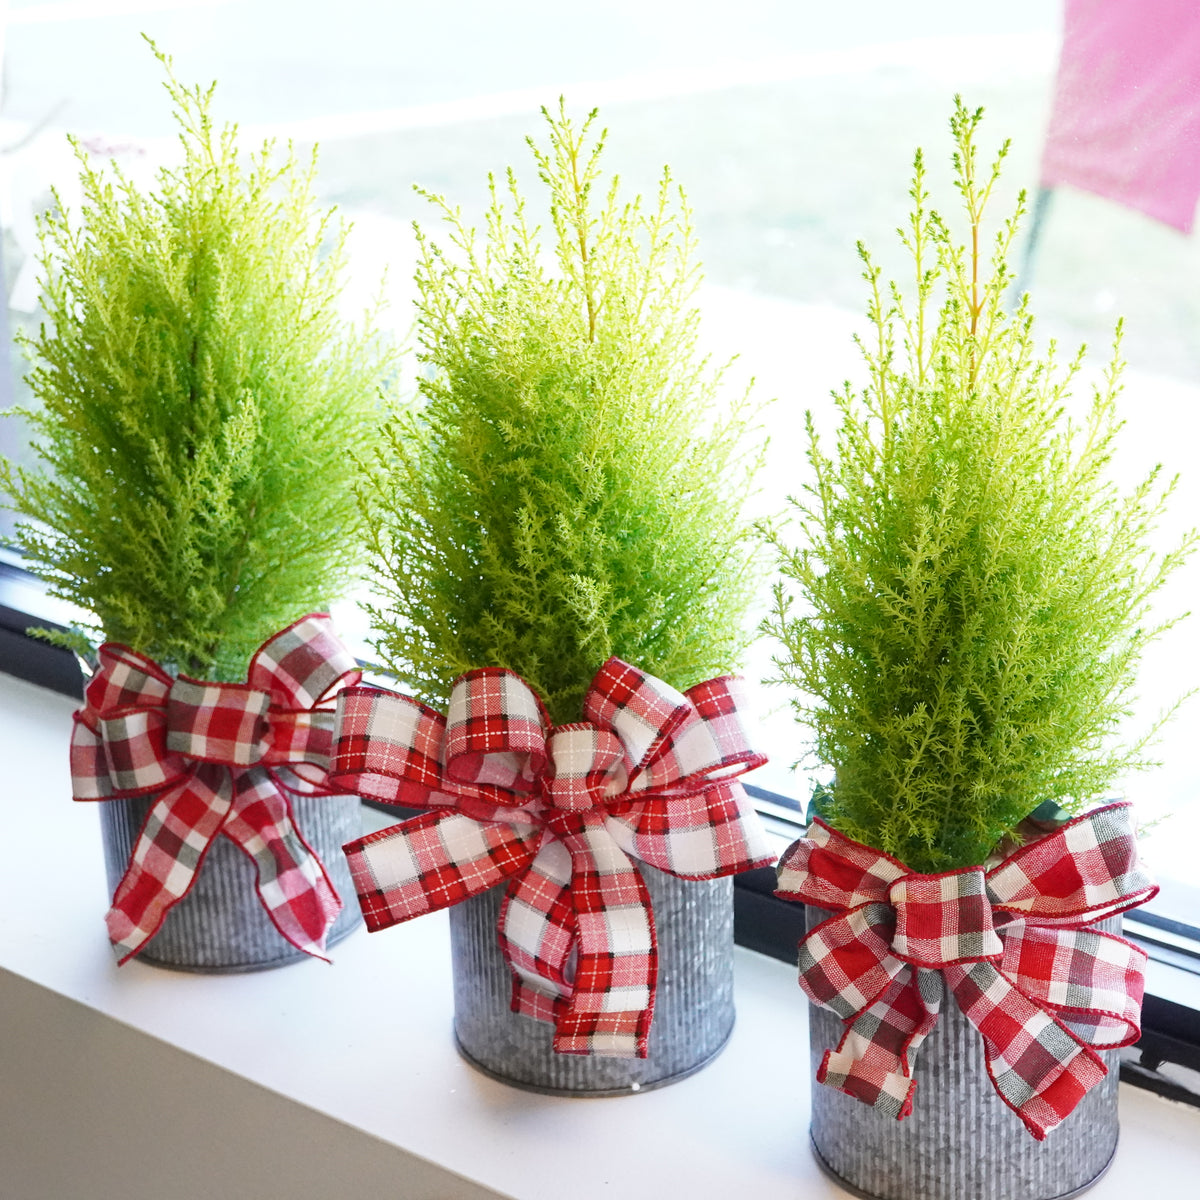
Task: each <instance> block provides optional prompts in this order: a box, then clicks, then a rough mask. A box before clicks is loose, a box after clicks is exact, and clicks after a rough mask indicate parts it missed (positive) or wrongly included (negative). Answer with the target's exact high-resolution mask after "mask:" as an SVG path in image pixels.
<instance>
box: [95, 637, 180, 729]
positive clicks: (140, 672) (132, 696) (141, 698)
mask: <svg viewBox="0 0 1200 1200" xmlns="http://www.w3.org/2000/svg"><path fill="white" fill-rule="evenodd" d="M97 658H98V659H99V664H98V667H97V670H96V673H95V674H94V675H93V676H92V678H91V680H90V681H89V682H88V685H87V688H86V689H85V690H84V699H85V700H86V701H87V708H88V709H91V710H92V711H94V712H97V713H101V712H103V713H111V712H117V711H119V710H120V709H123V708H128V707H129V706H131V705H137V706H138V707H139V708H142V707H147V706H155V707H157V706H159V705H165V704H166V702H167V693H168V692H170V690H171V676H170V675H168V674H167V672H166V671H164V670H163V669H162V667H160V666H159V665H158V663H156V662H155V661H154V660H153V659H149V658H147V657H146V656H145V655H144V654H139V653H138V652H137V651H136V650H130V648H129V647H128V646H122V645H119V644H118V643H116V642H105V644H104V645H103V646H101V647H100V651H99V653H98V655H97Z"/></svg>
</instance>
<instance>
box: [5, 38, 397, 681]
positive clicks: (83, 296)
mask: <svg viewBox="0 0 1200 1200" xmlns="http://www.w3.org/2000/svg"><path fill="white" fill-rule="evenodd" d="M155 54H156V55H158V57H159V59H160V61H161V62H162V63H163V65H164V67H165V68H166V70H167V75H168V80H167V82H166V85H165V86H166V89H167V91H168V93H169V94H170V96H171V99H172V101H173V103H174V106H175V114H176V117H177V119H178V121H179V124H180V128H181V133H180V141H181V143H182V146H183V151H184V160H183V163H182V165H181V166H179V167H177V168H175V169H163V170H161V171H159V173H158V175H157V181H156V190H155V191H154V192H153V193H152V194H142V193H141V192H139V191H138V190H137V188H136V187H135V186H134V185H133V183H132V182H131V181H130V180H129V179H128V178H127V177H126V176H125V175H123V174H122V173H121V172H120V170H119V169H115V168H114V170H113V172H112V174H111V175H110V174H108V173H106V172H102V171H101V170H98V169H96V168H95V167H93V166H92V165H91V163H90V162H89V161H88V158H87V155H86V154H85V152H84V151H83V150H82V149H81V148H80V147H79V146H78V144H76V145H75V151H76V154H77V156H78V158H79V162H80V174H81V181H82V185H83V194H84V203H83V207H82V210H81V212H80V214H79V219H78V221H77V222H76V221H73V220H72V219H71V217H70V215H69V214H68V213H66V212H65V211H62V210H61V205H60V206H59V211H55V212H52V213H51V214H50V215H48V216H47V217H46V218H45V220H44V221H43V222H42V226H41V238H42V252H41V266H42V272H43V276H42V286H43V293H42V306H43V308H44V310H45V313H46V315H47V318H48V324H43V325H42V327H41V330H40V332H39V333H38V335H37V336H36V337H34V338H32V339H28V341H27V345H26V349H27V351H28V352H29V353H30V357H31V358H32V359H33V360H34V366H33V369H32V371H31V374H30V376H29V382H30V385H31V387H32V390H33V392H34V394H35V396H36V397H37V399H39V400H40V401H41V406H40V408H37V409H34V410H33V411H31V412H29V413H27V416H28V417H29V419H30V420H31V421H32V423H33V426H34V428H35V430H36V432H37V434H38V435H39V445H38V452H39V454H40V456H41V458H42V459H43V460H44V462H45V466H46V469H45V470H38V471H23V470H22V471H16V470H14V469H13V468H12V466H11V464H3V463H0V489H3V490H6V491H8V492H9V494H10V497H11V501H10V503H11V505H12V507H14V508H15V509H17V510H18V511H19V512H21V513H23V514H24V515H25V516H26V517H27V518H31V519H30V520H27V521H25V522H23V523H22V524H21V525H20V527H19V536H20V540H21V544H22V547H23V549H24V550H25V552H26V553H27V555H28V556H29V558H30V560H31V562H32V563H33V565H34V567H35V569H37V570H38V571H39V572H40V573H41V574H43V575H44V576H45V577H46V578H47V579H48V580H49V581H50V582H51V584H52V586H53V590H54V592H55V593H56V594H58V595H60V596H63V597H65V598H66V599H68V600H71V601H74V602H75V603H77V604H78V605H80V606H82V607H83V608H84V609H86V610H88V611H89V612H90V613H93V614H94V615H95V618H96V624H97V626H98V628H96V629H94V630H91V631H89V632H90V633H91V635H92V636H97V637H98V636H103V637H105V638H109V639H113V640H117V641H122V642H126V643H128V644H130V645H132V646H134V647H136V648H137V649H139V650H141V651H143V652H145V653H148V654H150V655H152V656H153V657H155V658H157V659H159V660H160V661H166V662H170V663H173V664H175V665H176V666H177V667H178V668H179V669H182V670H187V671H190V672H192V673H195V674H200V675H211V674H214V673H215V674H217V675H219V676H222V677H227V678H234V677H244V672H245V665H246V660H247V658H248V656H249V654H250V653H251V652H252V651H253V650H254V649H255V648H257V646H258V645H259V643H260V642H261V641H262V640H263V639H264V638H265V637H267V636H269V635H270V634H271V633H272V632H274V631H275V630H276V629H278V628H281V627H282V626H284V625H286V624H287V623H288V622H290V621H292V620H294V619H295V618H296V617H297V616H299V615H300V614H301V613H303V612H304V611H305V610H307V609H310V608H313V607H321V606H324V605H325V604H327V603H328V601H329V600H330V599H331V598H332V597H333V596H334V595H336V594H337V592H338V591H339V589H341V588H343V587H344V586H345V585H346V583H347V582H348V581H349V579H350V578H351V576H352V574H353V572H354V570H355V568H356V566H357V563H356V559H357V558H359V557H360V553H359V551H358V550H357V545H358V543H359V541H360V539H359V537H358V535H357V527H358V511H357V505H356V503H355V500H354V494H353V477H354V470H355V469H354V466H353V462H352V458H351V456H352V454H354V453H357V452H360V451H361V450H362V449H363V448H364V446H365V445H366V438H367V436H368V434H369V431H370V430H371V428H372V425H373V421H374V418H373V409H374V406H375V397H376V392H377V389H378V387H379V380H380V377H381V372H382V371H383V370H384V369H385V367H386V364H387V357H388V355H387V352H386V351H384V350H381V349H380V348H379V346H378V345H377V344H376V342H375V340H374V338H373V337H372V336H371V335H370V334H369V333H368V332H367V331H366V329H365V328H364V329H350V328H347V327H345V326H344V324H343V322H342V321H341V319H340V318H339V316H338V313H337V301H338V295H339V291H340V288H341V283H340V279H341V273H342V270H343V267H344V259H345V255H344V230H341V229H337V228H334V227H333V225H332V222H331V218H332V214H331V213H325V214H324V215H320V214H318V213H317V212H316V210H315V207H314V199H313V194H312V184H313V175H314V166H315V161H314V163H310V164H309V165H307V166H306V167H299V166H298V165H297V163H296V161H295V159H294V158H293V156H292V155H291V154H290V153H289V154H288V156H287V158H286V160H285V161H283V162H282V164H281V165H277V166H272V165H271V163H270V161H269V158H270V155H271V152H272V146H271V145H270V144H269V143H268V144H267V145H265V146H264V147H263V148H262V150H261V151H260V152H259V153H257V154H254V155H252V156H250V160H249V164H248V166H243V163H242V161H241V160H240V159H239V155H238V150H237V146H236V129H234V128H226V129H224V130H222V131H221V132H219V133H218V132H215V131H214V129H213V127H212V123H211V118H210V115H209V108H210V101H211V98H212V94H213V90H214V89H213V88H211V87H210V88H209V89H208V90H207V91H201V89H199V88H192V89H187V88H184V87H183V86H181V85H180V84H179V83H178V82H177V81H176V80H175V78H174V76H173V75H172V74H171V71H170V60H169V59H167V58H166V57H165V56H163V55H161V54H159V52H158V51H157V50H155ZM214 86H215V85H214ZM326 241H329V242H331V243H332V249H331V250H329V252H328V253H326V252H325V251H324V250H323V249H322V244H323V242H326Z"/></svg>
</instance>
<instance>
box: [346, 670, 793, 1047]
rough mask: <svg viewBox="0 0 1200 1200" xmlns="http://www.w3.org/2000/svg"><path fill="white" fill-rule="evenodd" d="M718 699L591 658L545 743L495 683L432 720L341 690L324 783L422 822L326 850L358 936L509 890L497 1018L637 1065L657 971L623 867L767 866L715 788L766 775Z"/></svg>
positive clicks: (394, 700) (466, 688) (743, 809)
mask: <svg viewBox="0 0 1200 1200" xmlns="http://www.w3.org/2000/svg"><path fill="white" fill-rule="evenodd" d="M736 688H737V681H736V680H733V679H730V678H728V677H725V678H720V679H711V680H709V681H708V682H706V683H701V684H698V685H697V686H696V687H694V688H692V689H691V690H690V691H688V692H687V693H686V694H682V693H680V692H677V691H676V690H675V689H674V688H672V687H670V686H669V685H668V684H666V683H664V682H663V681H662V680H660V679H655V678H654V677H652V676H649V675H644V674H642V673H641V672H640V671H638V670H636V669H635V668H634V667H631V666H629V665H628V664H626V663H623V662H621V661H620V660H619V659H616V658H610V659H609V660H608V662H606V663H605V664H604V666H603V667H602V668H601V669H600V671H599V672H598V673H597V675H596V677H595V679H594V680H593V681H592V684H591V687H590V689H589V691H588V693H587V696H586V698H585V700H584V718H585V720H584V721H583V722H580V723H578V724H571V725H561V726H558V727H557V728H555V727H552V726H551V724H550V722H549V720H548V718H547V717H546V713H545V710H544V708H543V706H542V703H541V700H540V699H539V698H538V696H537V695H536V694H535V693H534V692H533V691H532V689H531V688H530V687H529V685H528V684H527V683H526V682H525V681H524V680H523V679H522V678H521V677H520V676H519V675H516V674H514V673H513V672H511V671H506V670H501V669H499V668H484V669H482V670H476V671H470V672H468V673H467V674H466V675H463V676H462V677H461V678H460V679H459V680H458V681H457V682H456V683H455V685H454V689H453V693H452V695H451V698H450V708H449V716H448V717H443V716H442V715H441V714H440V713H437V712H434V711H433V710H432V709H430V708H427V707H425V706H424V705H421V704H418V703H417V702H416V701H414V700H411V699H410V698H408V697H406V696H398V695H396V694H395V693H393V692H387V691H380V690H377V689H372V688H349V689H347V690H346V691H344V692H342V693H341V695H340V696H339V697H338V720H337V727H336V732H335V737H334V743H335V744H334V754H333V765H332V767H331V768H330V774H331V776H332V778H333V779H334V780H335V782H336V783H337V784H339V785H340V786H344V787H352V788H354V789H355V790H357V791H358V792H359V793H360V794H362V795H364V796H372V797H375V798H378V799H381V800H386V801H388V802H393V803H399V804H404V805H409V806H411V807H416V808H429V809H432V810H433V811H431V812H429V813H423V814H422V815H421V816H418V817H414V818H412V819H411V820H409V821H405V822H403V823H401V824H399V825H395V826H393V827H392V828H390V829H385V830H382V831H381V832H379V833H376V834H372V835H370V836H368V837H365V838H363V839H361V840H360V841H357V842H353V843H351V844H350V845H348V846H346V848H345V849H346V853H347V855H348V857H349V859H350V869H351V872H352V875H353V877H354V882H355V887H356V888H357V889H358V896H359V902H360V903H361V905H362V910H363V915H364V916H365V918H366V922H367V927H368V928H369V929H371V930H377V929H384V928H386V927H387V926H389V925H394V924H396V923H397V922H399V921H406V920H408V919H409V918H411V917H416V916H419V915H421V914H422V913H427V912H431V911H433V910H435V909H439V908H445V907H447V906H448V905H451V904H456V903H458V901H460V900H464V899H466V898H467V897H469V896H474V895H477V894H478V893H480V892H483V891H485V890H486V889H488V888H491V887H494V886H495V885H496V884H498V883H501V882H502V881H504V880H510V881H511V882H510V884H509V887H508V894H507V895H506V897H505V900H504V906H503V908H502V910H501V915H500V923H499V937H500V946H501V949H502V951H503V953H504V956H505V958H506V959H507V961H508V963H509V965H510V967H511V968H512V971H513V1011H515V1012H519V1013H524V1014H525V1015H526V1016H530V1017H535V1018H537V1019H539V1020H543V1021H552V1022H553V1023H554V1025H555V1034H554V1049H555V1050H556V1051H557V1052H558V1053H560V1054H596V1055H608V1056H611V1057H623V1058H632V1057H638V1058H644V1057H645V1056H646V1039H647V1036H648V1034H649V1030H650V1022H651V1018H652V1015H653V1009H654V994H655V984H656V979H657V964H658V959H657V952H656V948H655V947H656V943H655V933H654V920H653V917H652V914H651V907H650V897H649V895H648V893H647V891H646V885H645V883H644V882H643V880H642V877H641V875H640V874H639V873H638V870H637V868H636V867H635V865H634V863H633V862H632V861H631V859H634V858H637V859H641V860H642V861H643V862H647V863H649V864H651V865H652V866H654V867H657V868H658V869H659V870H662V871H666V872H669V873H670V874H672V875H677V876H679V877H680V878H683V879H714V878H716V877H718V876H722V875H732V874H734V873H735V872H738V871H744V870H746V869H748V868H750V867H755V866H761V865H764V864H766V863H768V862H770V861H771V856H770V855H769V854H768V853H767V851H766V847H765V844H764V843H763V841H762V834H761V832H760V831H759V829H758V824H757V818H756V817H755V816H754V814H753V813H752V812H751V810H750V806H749V800H748V799H747V797H746V794H745V792H744V790H743V789H742V786H741V784H740V783H738V782H736V781H734V779H733V776H735V775H739V774H741V773H742V772H744V771H748V770H750V769H752V768H754V767H757V766H760V765H761V764H762V763H763V762H765V761H766V760H765V759H764V757H763V756H762V755H760V754H758V753H756V752H755V751H753V750H752V749H751V748H750V744H749V741H748V739H747V737H746V731H745V729H744V728H743V726H742V722H741V720H740V716H739V713H738V699H737V692H736Z"/></svg>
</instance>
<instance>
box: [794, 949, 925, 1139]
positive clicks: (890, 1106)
mask: <svg viewBox="0 0 1200 1200" xmlns="http://www.w3.org/2000/svg"><path fill="white" fill-rule="evenodd" d="M942 995H943V988H942V983H941V980H940V978H939V977H938V973H937V972H936V971H927V970H921V969H917V968H914V967H910V966H908V965H905V967H904V968H903V969H902V970H901V971H900V972H899V973H898V974H897V975H896V977H895V978H894V979H893V980H891V982H890V983H889V984H888V985H887V986H886V987H885V988H884V989H883V991H882V992H881V993H880V994H879V995H878V996H877V997H876V998H875V999H874V1000H873V1001H872V1002H871V1004H869V1005H868V1006H867V1007H866V1008H864V1009H862V1010H861V1011H860V1012H859V1013H858V1014H857V1015H856V1016H854V1017H852V1018H850V1019H849V1020H848V1021H847V1022H846V1032H845V1033H844V1034H843V1035H842V1040H841V1041H840V1042H839V1043H838V1046H837V1049H836V1050H827V1051H826V1052H825V1057H824V1058H823V1059H822V1060H821V1065H820V1067H819V1068H818V1070H817V1081H818V1082H819V1083H824V1084H826V1085H827V1086H829V1087H832V1088H836V1089H837V1090H838V1091H839V1092H845V1094H846V1095H847V1096H853V1097H854V1098H855V1099H856V1100H861V1101H862V1102H863V1103H864V1104H869V1105H870V1106H871V1107H872V1108H875V1109H877V1110H878V1111H879V1112H881V1113H883V1114H884V1115H885V1116H888V1117H892V1118H894V1119H895V1120H897V1121H902V1120H903V1119H904V1118H905V1117H907V1116H909V1115H910V1114H911V1113H912V1109H913V1097H914V1095H915V1093H916V1090H917V1081H916V1080H915V1079H914V1078H913V1074H912V1064H913V1059H914V1057H915V1055H916V1052H917V1049H918V1048H919V1047H920V1045H921V1043H922V1042H923V1041H924V1040H925V1038H926V1037H927V1036H928V1034H929V1032H930V1030H931V1029H933V1027H934V1025H936V1024H937V1018H938V1013H939V1012H940V1011H941V1004H942Z"/></svg>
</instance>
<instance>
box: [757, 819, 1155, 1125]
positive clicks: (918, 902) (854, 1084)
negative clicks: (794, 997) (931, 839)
mask: <svg viewBox="0 0 1200 1200" xmlns="http://www.w3.org/2000/svg"><path fill="white" fill-rule="evenodd" d="M1157 891H1158V888H1157V887H1156V886H1155V885H1154V884H1153V883H1152V881H1151V880H1150V878H1149V877H1148V876H1147V875H1146V874H1145V873H1144V872H1143V871H1142V870H1141V869H1140V867H1139V866H1138V863H1137V854H1136V849H1135V844H1134V835H1133V827H1132V823H1131V817H1130V811H1129V806H1128V805H1127V804H1110V805H1107V806H1106V807H1104V808H1100V809H1096V810H1095V811H1094V812H1091V813H1088V814H1087V815H1085V816H1082V817H1079V818H1078V819H1076V820H1074V821H1071V822H1069V823H1068V824H1067V825H1064V826H1063V827H1062V828H1060V829H1059V830H1058V831H1057V832H1055V833H1053V834H1050V835H1049V836H1047V837H1044V838H1042V839H1041V840H1040V841H1036V842H1033V843H1031V844H1029V845H1026V846H1024V847H1022V848H1021V849H1019V850H1018V851H1017V852H1016V853H1015V854H1013V855H1011V856H1010V857H1008V858H1006V859H1004V860H1003V861H1002V862H1001V863H1000V865H999V866H997V867H995V868H993V869H991V870H989V871H986V872H985V870H984V869H983V868H982V867H971V868H967V869H965V870H961V871H952V872H948V873H946V874H941V875H917V874H914V873H912V872H910V871H909V870H908V869H907V868H906V867H905V866H904V865H903V864H902V863H899V862H897V861H896V860H895V859H894V858H889V857H888V856H887V855H885V854H881V853H880V852H879V851H878V850H872V849H871V848H870V847H868V846H864V845H862V844H861V843H860V842H855V841H852V840H851V839H849V838H847V837H844V836H843V835H842V834H840V833H838V832H836V831H835V830H833V829H831V828H830V827H829V826H828V825H826V824H825V823H824V822H823V821H820V820H817V821H814V822H813V823H812V825H811V826H810V827H809V831H808V836H807V837H805V838H801V839H800V840H799V841H798V842H796V843H794V844H793V845H792V846H791V847H790V848H789V849H788V851H787V853H786V854H785V855H784V856H783V858H782V859H781V860H780V863H779V894H780V895H782V896H785V897H787V898H788V899H792V900H803V901H804V902H805V903H807V904H812V905H815V906H817V907H819V908H825V909H832V910H833V911H834V912H835V913H836V914H837V915H836V916H834V917H832V918H830V919H828V920H826V921H823V922H822V923H821V924H820V925H818V926H816V928H814V929H811V930H809V932H808V934H807V936H806V937H805V938H804V940H803V941H802V942H801V943H800V986H801V987H802V988H803V989H804V991H805V993H806V994H807V995H808V997H809V999H811V1000H812V1001H813V1003H815V1004H820V1005H822V1006H823V1007H825V1008H829V1009H832V1010H833V1011H834V1012H835V1013H837V1015H838V1016H839V1017H841V1018H842V1020H843V1021H844V1022H845V1024H846V1032H845V1034H844V1035H843V1037H842V1040H841V1042H840V1043H839V1044H838V1047H837V1049H836V1050H828V1051H826V1053H825V1057H824V1060H823V1061H822V1063H821V1067H820V1069H819V1070H818V1072H817V1079H818V1080H819V1081H820V1082H821V1083H826V1084H829V1085H830V1086H831V1087H835V1088H837V1089H838V1090H839V1091H842V1092H845V1093H846V1094H847V1095H850V1096H854V1097H856V1098H857V1099H859V1100H861V1101H863V1102H864V1103H866V1104H870V1105H872V1106H873V1107H875V1108H877V1109H879V1110H880V1111H881V1112H883V1113H886V1114H887V1115H889V1116H892V1117H895V1118H896V1119H897V1120H899V1119H902V1118H904V1117H906V1116H908V1115H909V1113H910V1112H911V1111H912V1106H913V1093H914V1091H915V1089H916V1081H915V1080H914V1079H913V1078H912V1064H913V1058H914V1056H915V1055H916V1052H917V1049H918V1047H919V1046H920V1044H921V1042H922V1041H923V1040H924V1039H925V1037H926V1036H927V1035H928V1034H929V1032H930V1030H932V1029H933V1027H934V1025H935V1024H936V1023H937V1018H938V1012H939V1010H940V1008H941V1005H942V1002H943V998H944V988H945V987H949V989H950V991H951V992H952V993H953V994H954V998H955V1000H956V1001H957V1002H958V1006H959V1008H960V1009H961V1010H962V1012H963V1015H964V1016H965V1017H966V1018H967V1020H968V1021H970V1022H971V1024H972V1025H974V1026H975V1028H976V1029H978V1030H979V1033H980V1034H981V1035H982V1037H983V1043H984V1053H985V1057H986V1060H987V1065H988V1072H989V1074H990V1075H991V1078H992V1083H993V1085H994V1086H995V1088H996V1091H997V1092H998V1093H999V1095H1000V1098H1001V1099H1002V1100H1003V1101H1004V1102H1005V1104H1007V1105H1008V1106H1009V1107H1010V1108H1011V1109H1013V1111H1014V1112H1016V1114H1017V1115H1018V1116H1019V1117H1020V1118H1021V1120H1022V1121H1023V1122H1024V1123H1025V1126H1026V1128H1027V1129H1028V1130H1029V1132H1030V1133H1032V1134H1033V1136H1034V1137H1035V1138H1037V1139H1038V1140H1039V1141H1040V1140H1041V1139H1042V1138H1044V1137H1045V1136H1046V1133H1047V1131H1048V1130H1050V1129H1053V1128H1054V1126H1055V1125H1057V1124H1058V1123H1059V1122H1060V1121H1062V1120H1063V1119H1064V1118H1065V1117H1066V1116H1068V1115H1069V1114H1070V1113H1071V1111H1072V1110H1073V1109H1074V1108H1075V1105H1076V1104H1078V1103H1079V1101H1080V1100H1081V1099H1082V1098H1083V1096H1084V1094H1085V1093H1086V1092H1087V1091H1088V1089H1089V1088H1091V1087H1092V1086H1094V1085H1095V1084H1096V1083H1098V1082H1099V1081H1100V1080H1101V1079H1102V1078H1103V1077H1104V1076H1105V1074H1107V1069H1106V1067H1105V1066H1104V1063H1103V1061H1102V1060H1101V1058H1100V1056H1099V1055H1098V1054H1096V1053H1095V1050H1094V1049H1093V1047H1095V1048H1096V1049H1102V1050H1104V1049H1112V1048H1115V1047H1117V1046H1127V1045H1129V1044H1131V1043H1132V1042H1135V1041H1136V1040H1137V1039H1138V1037H1139V1036H1140V1033H1141V1031H1140V1029H1139V1025H1138V1022H1139V1019H1140V1015H1141V1004H1142V986H1143V979H1142V968H1143V966H1144V963H1145V959H1146V956H1145V954H1143V952H1142V951H1141V950H1138V949H1137V948H1136V947H1134V946H1132V945H1130V944H1129V943H1128V942H1127V941H1125V940H1124V939H1123V938H1119V937H1117V936H1115V935H1114V934H1109V933H1101V932H1099V931H1097V930H1095V929H1088V928H1085V926H1087V925H1090V924H1091V923H1093V922H1095V921H1100V920H1103V919H1105V918H1106V917H1112V916H1115V915H1116V914H1117V913H1120V912H1124V911H1125V910H1126V909H1129V908H1133V907H1134V906H1135V905H1138V904H1142V903H1144V902H1145V901H1146V900H1149V899H1150V898H1151V897H1152V896H1154V894H1155V893H1156V892H1157Z"/></svg>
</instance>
